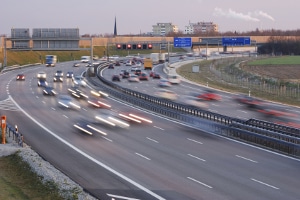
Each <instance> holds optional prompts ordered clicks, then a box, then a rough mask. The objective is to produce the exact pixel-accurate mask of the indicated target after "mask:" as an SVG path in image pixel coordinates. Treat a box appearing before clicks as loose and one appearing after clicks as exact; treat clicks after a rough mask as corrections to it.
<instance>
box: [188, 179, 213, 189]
mask: <svg viewBox="0 0 300 200" xmlns="http://www.w3.org/2000/svg"><path fill="white" fill-rule="evenodd" d="M187 178H188V179H190V180H192V181H194V182H196V183H199V184H201V185H203V186H205V187H208V188H210V189H212V188H213V187H212V186H210V185H207V184H205V183H202V182H200V181H198V180H196V179H193V178H191V177H187Z"/></svg>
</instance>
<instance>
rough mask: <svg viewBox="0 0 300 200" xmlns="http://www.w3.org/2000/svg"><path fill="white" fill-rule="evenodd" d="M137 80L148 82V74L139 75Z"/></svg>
mask: <svg viewBox="0 0 300 200" xmlns="http://www.w3.org/2000/svg"><path fill="white" fill-rule="evenodd" d="M139 79H140V81H148V80H149V77H148V74H146V73H144V72H143V73H141V74H140V75H139Z"/></svg>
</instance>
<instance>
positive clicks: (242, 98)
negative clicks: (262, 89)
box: [235, 95, 264, 108]
mask: <svg viewBox="0 0 300 200" xmlns="http://www.w3.org/2000/svg"><path fill="white" fill-rule="evenodd" d="M235 101H236V102H238V103H240V104H244V105H245V106H247V107H248V108H261V107H263V106H264V102H263V101H262V100H260V99H257V98H254V97H251V96H248V95H238V96H236V97H235Z"/></svg>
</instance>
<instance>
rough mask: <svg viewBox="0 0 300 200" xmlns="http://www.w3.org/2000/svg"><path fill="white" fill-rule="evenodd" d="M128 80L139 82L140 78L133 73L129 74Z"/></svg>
mask: <svg viewBox="0 0 300 200" xmlns="http://www.w3.org/2000/svg"><path fill="white" fill-rule="evenodd" d="M128 81H129V82H140V79H139V77H138V76H137V75H135V74H129V77H128Z"/></svg>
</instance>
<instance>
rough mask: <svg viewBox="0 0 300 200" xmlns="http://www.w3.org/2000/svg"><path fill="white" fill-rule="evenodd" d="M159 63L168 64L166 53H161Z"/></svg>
mask: <svg viewBox="0 0 300 200" xmlns="http://www.w3.org/2000/svg"><path fill="white" fill-rule="evenodd" d="M158 61H159V63H164V62H166V54H165V53H160V54H159V60H158Z"/></svg>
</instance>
